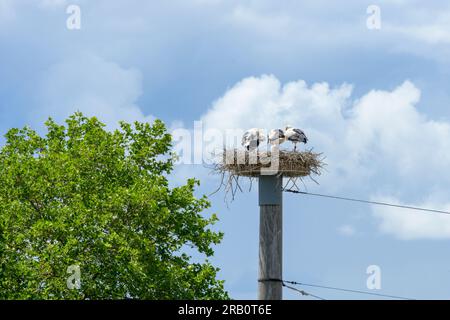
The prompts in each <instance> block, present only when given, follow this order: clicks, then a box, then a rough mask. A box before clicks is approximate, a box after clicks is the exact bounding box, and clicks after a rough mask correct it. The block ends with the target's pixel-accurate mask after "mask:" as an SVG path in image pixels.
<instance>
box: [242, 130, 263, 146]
mask: <svg viewBox="0 0 450 320" xmlns="http://www.w3.org/2000/svg"><path fill="white" fill-rule="evenodd" d="M264 139H265V138H264V134H263V130H262V129H258V128H252V129H249V130H247V131H246V132H245V133H244V135H243V136H242V146H243V147H244V148H245V149H247V151H250V150H255V149H256V148H258V146H259V144H260V143H261V142H263V141H264Z"/></svg>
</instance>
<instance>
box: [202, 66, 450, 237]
mask: <svg viewBox="0 0 450 320" xmlns="http://www.w3.org/2000/svg"><path fill="white" fill-rule="evenodd" d="M419 101H420V90H419V89H418V88H417V87H416V86H415V85H414V84H413V83H412V82H410V81H405V82H403V83H402V84H400V85H399V86H397V87H396V88H394V89H392V90H372V91H370V92H368V93H366V94H364V95H363V96H361V97H352V86H351V85H348V84H342V85H339V86H336V87H331V86H330V85H329V84H327V83H314V84H311V85H308V84H307V83H306V82H305V81H303V80H299V81H294V82H289V83H286V84H284V85H283V84H281V82H280V81H279V80H278V79H277V78H276V77H275V76H273V75H263V76H261V77H249V78H245V79H243V80H242V81H240V82H238V83H237V84H236V85H234V86H233V87H232V88H230V89H229V90H228V91H227V92H226V93H225V94H224V95H223V96H222V97H220V98H219V99H217V100H216V101H215V102H214V103H213V105H212V106H211V108H210V110H209V111H208V112H207V113H206V114H205V115H204V116H203V117H202V121H203V123H204V127H205V128H206V129H208V128H214V129H218V130H222V131H225V130H227V129H235V128H241V129H247V128H251V127H260V128H265V129H269V128H278V127H284V126H285V125H286V124H293V125H296V126H298V127H300V128H302V129H304V130H305V132H306V133H307V135H308V137H309V141H310V146H312V147H314V149H315V150H317V151H321V152H324V154H325V155H326V157H327V158H326V162H327V164H328V166H327V170H328V171H327V172H326V174H325V175H324V176H323V177H321V178H320V182H321V189H322V190H333V191H335V190H337V189H341V190H342V188H345V187H346V188H347V190H350V191H352V192H358V191H359V189H361V188H360V187H357V186H363V187H364V188H365V189H366V191H367V192H369V193H377V192H379V190H378V186H377V185H376V184H372V185H371V182H373V180H374V179H377V178H378V179H382V178H383V177H386V176H387V177H388V178H387V180H388V181H389V184H390V185H387V187H390V188H391V189H394V190H395V189H399V190H401V191H404V192H403V193H402V192H398V193H400V194H401V196H405V197H406V200H408V199H413V198H414V196H412V193H411V194H409V195H408V192H407V191H408V190H409V189H410V188H411V187H412V184H411V182H412V181H419V180H420V181H421V183H422V185H430V186H431V185H432V186H433V187H434V188H435V189H436V190H439V189H441V190H442V189H443V188H448V187H449V186H450V174H445V172H447V171H448V170H447V169H446V168H448V167H449V166H450V124H449V123H448V122H445V121H436V120H432V119H428V118H427V117H426V116H425V115H424V114H423V113H421V112H420V111H419V109H418V104H419ZM287 147H289V146H287ZM423 188H424V187H422V189H423ZM429 190H431V189H430V188H429ZM431 192H433V191H430V193H431ZM425 196H427V195H426V194H425ZM413 202H414V201H413ZM377 212H378V211H377ZM381 212H384V211H381ZM381 214H382V213H381ZM403 217H404V216H397V215H395V214H394V215H388V214H386V215H383V219H382V220H381V224H380V228H381V230H384V231H386V230H389V233H394V234H396V232H398V233H397V234H396V235H398V236H399V237H401V238H402V239H409V237H408V234H410V238H414V237H415V234H420V236H421V237H426V236H427V235H429V236H430V237H431V238H435V237H436V236H435V234H443V232H444V233H445V231H439V230H440V228H443V229H444V230H447V229H446V227H445V224H444V223H443V221H447V220H442V219H441V218H434V217H427V218H417V219H415V220H408V223H407V224H406V226H407V227H404V228H401V225H402V222H401V220H400V219H401V218H403ZM405 219H408V218H406V217H405ZM419 219H425V220H419ZM433 219H436V220H433ZM391 220H392V221H391ZM414 221H416V222H417V221H419V222H418V223H415V222H414ZM424 221H425V222H427V223H422V222H424ZM428 222H429V223H428ZM421 225H423V233H418V232H416V230H415V229H420V228H421ZM434 228H436V229H437V230H435V231H436V233H434V230H433V229H434Z"/></svg>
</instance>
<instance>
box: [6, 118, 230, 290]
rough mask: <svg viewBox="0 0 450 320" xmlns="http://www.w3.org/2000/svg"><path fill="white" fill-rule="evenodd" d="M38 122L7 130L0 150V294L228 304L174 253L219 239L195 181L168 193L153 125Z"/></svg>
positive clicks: (166, 149) (202, 273)
mask: <svg viewBox="0 0 450 320" xmlns="http://www.w3.org/2000/svg"><path fill="white" fill-rule="evenodd" d="M46 127H47V131H48V132H47V134H46V135H45V136H40V135H39V134H38V133H36V132H35V131H33V130H32V129H30V128H28V127H25V128H23V129H11V130H10V131H9V132H8V133H7V134H6V136H5V137H6V143H5V144H4V146H2V147H1V149H0V298H1V299H122V298H138V299H226V298H228V295H227V293H226V292H225V291H224V288H223V281H219V280H217V279H216V274H217V271H218V269H217V268H215V267H213V266H212V265H211V264H210V262H209V261H208V260H207V259H206V260H204V261H201V262H193V261H192V257H191V256H190V255H189V254H187V253H186V252H187V251H186V247H192V248H193V249H194V250H196V251H198V252H200V253H202V254H205V255H206V256H207V257H208V256H212V255H213V253H214V252H213V249H212V246H213V245H214V244H218V243H219V242H220V240H221V238H222V233H219V232H214V231H212V230H211V229H209V226H210V225H212V224H213V223H214V222H216V220H217V217H216V216H215V215H212V216H210V217H204V215H202V211H203V210H205V209H206V208H208V207H209V205H210V204H209V202H208V200H207V199H206V197H202V198H197V197H195V196H194V189H195V187H196V186H197V185H198V183H199V182H198V181H197V180H195V179H190V180H188V181H187V183H186V185H184V186H181V187H176V188H170V187H169V183H168V179H167V175H168V174H169V173H170V172H171V171H172V169H173V165H174V159H175V156H174V155H173V154H172V153H171V151H170V150H171V136H170V134H168V133H167V131H166V128H165V126H164V124H163V123H162V122H161V121H159V120H156V121H155V122H154V123H153V124H152V125H150V124H148V123H139V122H136V123H134V125H131V124H128V123H124V122H122V123H121V124H120V129H118V130H115V131H107V130H105V126H104V124H102V123H101V122H99V121H98V120H97V119H96V118H86V117H84V116H83V115H82V114H81V113H76V114H74V115H73V116H71V117H69V119H67V120H66V124H65V125H58V124H57V123H56V122H54V121H53V120H52V119H49V120H48V121H47V122H46ZM69 266H72V267H73V266H75V268H77V267H78V268H79V271H80V280H81V287H80V288H79V289H77V287H76V286H75V287H73V286H70V285H68V282H69V284H70V283H72V282H71V281H72V279H70V277H71V276H72V273H71V272H72V271H71V270H74V269H69V273H68V267H69ZM74 274H75V273H74ZM74 279H75V280H73V284H77V281H76V279H77V278H74ZM68 280H69V281H68Z"/></svg>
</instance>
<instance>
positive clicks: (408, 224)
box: [372, 197, 450, 240]
mask: <svg viewBox="0 0 450 320" xmlns="http://www.w3.org/2000/svg"><path fill="white" fill-rule="evenodd" d="M376 200H377V201H382V202H388V203H393V204H398V205H409V206H416V207H422V208H434V209H437V210H442V211H450V203H446V204H439V203H435V202H424V203H418V204H411V203H408V204H405V203H401V202H399V201H398V200H397V199H395V198H392V197H379V198H376ZM372 211H373V215H374V216H375V217H376V218H377V220H378V221H379V222H380V230H381V231H382V232H384V233H386V234H390V235H393V236H395V237H397V238H399V239H402V240H414V239H435V240H439V239H448V238H450V216H449V215H446V214H441V213H424V212H418V211H411V210H406V209H401V208H394V207H385V206H382V207H381V206H373V207H372Z"/></svg>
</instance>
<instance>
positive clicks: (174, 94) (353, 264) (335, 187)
mask: <svg viewBox="0 0 450 320" xmlns="http://www.w3.org/2000/svg"><path fill="white" fill-rule="evenodd" d="M70 4H76V5H79V7H80V9H81V29H80V30H68V29H67V28H66V20H67V18H68V16H69V15H68V14H67V13H66V8H67V7H68V6H69V5H70ZM371 4H376V5H378V6H379V8H380V9H381V29H379V30H369V29H368V28H367V26H366V20H367V18H368V14H367V12H366V9H367V7H368V6H369V5H371ZM449 21H450V6H448V5H445V4H444V3H443V2H442V1H427V2H426V3H425V2H421V1H407V0H395V1H394V0H391V1H387V0H385V1H378V2H372V1H370V2H365V1H356V0H355V1H346V2H345V5H344V4H338V3H330V1H321V0H318V1H317V0H316V1H290V0H287V1H283V2H280V1H272V0H259V1H250V0H248V1H244V0H241V1H235V0H228V1H225V0H209V1H208V0H189V1H186V0H184V1H181V0H172V1H148V2H145V3H144V2H143V1H138V0H128V1H122V0H120V1H119V0H114V1H106V0H97V1H86V0H85V1H83V0H79V1H76V0H73V1H66V0H34V1H31V0H28V1H27V0H0V112H1V117H0V130H1V132H3V133H5V132H6V131H7V130H8V128H10V127H13V126H23V125H26V124H29V125H32V126H33V127H37V128H40V127H41V125H42V122H43V120H45V119H46V118H47V117H48V116H52V117H54V118H56V119H57V120H59V121H62V120H63V119H64V118H65V117H67V116H68V115H69V114H71V113H73V112H74V111H75V110H81V111H83V112H85V113H86V114H88V115H96V116H98V117H99V118H100V119H102V120H103V121H105V122H107V123H108V125H109V126H110V127H114V125H115V123H116V122H117V121H119V120H128V121H131V120H140V121H151V120H152V119H154V118H161V119H162V120H164V121H165V122H166V123H167V124H168V126H169V127H170V128H171V129H175V128H179V127H183V128H186V129H188V130H191V129H193V126H194V123H193V122H194V121H196V120H202V121H203V123H204V126H205V128H213V129H214V128H215V129H219V130H225V129H229V128H242V129H246V128H249V127H253V126H259V127H264V128H270V127H281V126H284V125H285V124H287V123H288V122H289V123H291V124H294V125H297V126H299V127H301V128H303V129H304V130H305V132H306V133H307V135H308V137H309V144H310V146H312V147H314V149H315V150H318V151H321V152H323V153H324V154H325V155H326V156H327V163H328V167H327V171H326V172H325V173H324V174H323V176H321V177H319V178H318V181H319V182H320V185H319V186H316V185H314V183H312V182H310V181H307V182H306V184H307V187H308V190H309V191H316V192H323V193H330V194H336V195H347V196H354V197H359V198H364V199H374V200H385V201H389V202H395V203H402V204H407V205H419V206H426V207H432V208H436V209H442V210H449V209H450V200H448V199H447V197H446V196H447V194H446V191H447V190H448V188H449V187H450V173H448V170H447V168H448V167H449V165H450V108H449V106H450V93H449V84H448V79H449V75H450V59H449V57H450V23H449ZM2 141H3V140H2ZM192 176H196V177H198V178H199V179H201V181H202V186H201V188H200V189H199V190H198V191H199V194H202V193H205V194H209V193H210V192H211V191H212V190H214V189H215V188H216V187H217V186H218V183H219V178H218V177H214V176H211V175H209V171H208V170H207V169H206V168H204V167H203V166H202V165H187V164H184V165H180V166H178V167H177V168H176V170H175V172H174V175H173V177H172V178H171V179H172V181H173V183H174V184H177V183H181V182H182V181H183V179H186V178H188V177H192ZM223 196H224V194H223V193H218V194H216V195H214V196H212V197H211V200H212V203H213V207H212V209H211V212H217V213H218V215H219V218H220V219H221V220H220V222H219V223H218V224H217V226H216V227H217V228H218V229H220V230H222V231H224V232H225V238H224V240H223V242H222V244H221V245H219V246H217V248H216V255H215V257H214V258H213V262H214V263H215V264H216V265H217V266H219V267H220V268H221V269H222V270H221V272H220V277H221V278H222V279H225V280H226V288H227V289H228V290H229V291H230V293H231V295H232V296H233V297H234V298H255V297H256V288H257V282H256V279H257V257H258V252H257V250H258V242H257V241H258V221H259V220H258V219H259V217H258V216H259V210H258V207H257V193H256V190H252V191H251V192H245V193H244V194H239V195H238V196H237V198H236V199H235V201H233V202H231V203H229V204H228V207H227V205H226V204H225V203H224V201H223ZM284 223H285V224H284V277H285V278H286V279H292V280H297V281H301V282H311V283H317V284H323V285H330V286H340V287H346V288H354V289H360V290H365V289H366V279H367V276H368V275H367V274H366V268H367V267H368V266H369V265H378V266H380V268H381V272H382V281H381V283H382V289H381V290H379V291H377V292H379V293H387V294H395V295H403V296H409V297H415V298H424V299H432V298H440V299H446V298H447V299H448V298H450V257H448V256H447V255H445V252H446V251H447V250H448V245H449V244H450V242H449V240H450V219H448V217H445V216H439V215H424V214H417V213H412V212H408V211H404V210H403V211H402V210H393V209H387V208H377V207H371V206H368V205H359V204H352V203H345V202H336V201H333V200H325V199H318V198H312V197H311V198H309V197H304V196H299V195H291V194H286V195H285V196H284ZM305 289H306V288H305ZM309 291H311V292H312V293H316V294H318V295H321V296H323V297H325V298H338V299H345V298H360V296H355V295H351V294H343V293H336V292H332V291H324V290H319V289H309ZM285 297H286V298H292V299H296V298H299V297H298V296H297V295H296V294H295V293H292V292H289V291H285Z"/></svg>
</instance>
